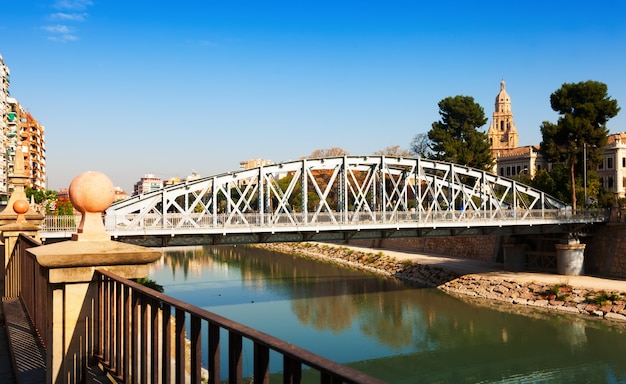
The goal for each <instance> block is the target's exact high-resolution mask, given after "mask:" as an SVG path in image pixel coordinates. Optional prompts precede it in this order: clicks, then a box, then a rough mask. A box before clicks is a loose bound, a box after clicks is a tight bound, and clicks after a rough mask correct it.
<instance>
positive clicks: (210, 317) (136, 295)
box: [96, 270, 382, 384]
mask: <svg viewBox="0 0 626 384" xmlns="http://www.w3.org/2000/svg"><path fill="white" fill-rule="evenodd" d="M96 280H97V281H98V284H99V313H100V318H99V320H98V321H97V324H98V329H97V332H98V336H97V341H98V343H99V345H98V346H97V348H96V351H97V352H96V354H97V357H98V358H99V359H100V360H101V361H102V363H103V365H104V366H105V367H106V368H107V369H108V370H109V371H110V374H112V375H113V376H115V377H117V378H119V379H120V380H122V381H124V382H128V383H148V382H151V383H170V382H176V383H183V382H191V383H200V382H206V383H220V382H222V373H221V372H220V366H221V359H222V356H223V355H222V348H221V347H222V345H223V343H222V340H221V337H220V336H221V333H223V332H226V333H227V340H226V341H227V346H226V348H227V354H226V355H227V360H228V362H227V367H228V368H227V370H228V372H227V376H228V382H229V383H237V384H239V383H242V382H245V380H250V382H254V383H269V378H270V355H272V356H273V357H274V356H276V354H277V355H278V356H279V358H282V376H283V379H282V382H283V383H300V382H302V379H303V375H304V374H305V373H306V376H307V378H308V376H309V374H311V372H313V373H314V374H317V375H318V376H319V379H316V380H315V381H317V382H319V383H372V384H375V383H376V384H377V383H382V381H380V380H378V379H375V378H372V377H370V376H367V375H365V374H364V373H362V372H359V371H356V370H353V369H351V368H349V367H346V366H344V365H341V364H338V363H335V362H333V361H330V360H328V359H326V358H324V357H321V356H318V355H316V354H314V353H311V352H308V351H306V350H303V349H301V348H299V347H297V346H295V345H292V344H289V343H287V342H285V341H282V340H279V339H277V338H275V337H272V336H269V335H267V334H265V333H262V332H260V331H257V330H255V329H252V328H249V327H246V326H244V325H242V324H239V323H236V322H233V321H230V320H228V319H226V318H224V317H221V316H219V315H216V314H214V313H211V312H208V311H206V310H203V309H201V308H198V307H196V306H193V305H190V304H187V303H184V302H182V301H179V300H176V299H174V298H171V297H169V296H166V295H164V294H161V293H159V292H157V291H154V290H152V289H148V288H146V287H144V286H142V285H140V284H138V283H136V282H133V281H130V280H127V279H124V278H121V277H119V276H116V275H114V274H112V273H110V272H107V271H104V270H96ZM246 343H252V351H253V352H252V353H253V369H252V372H251V373H252V375H251V376H252V377H250V378H248V377H244V376H245V373H244V371H243V357H244V345H248V344H246ZM247 354H248V353H247V352H246V353H245V355H247ZM203 363H205V364H206V365H204V366H203ZM306 367H308V368H310V369H306Z"/></svg>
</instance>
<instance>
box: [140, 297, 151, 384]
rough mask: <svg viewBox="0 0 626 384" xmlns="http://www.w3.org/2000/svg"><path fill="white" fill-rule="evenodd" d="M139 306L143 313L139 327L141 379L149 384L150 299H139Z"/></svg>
mask: <svg viewBox="0 0 626 384" xmlns="http://www.w3.org/2000/svg"><path fill="white" fill-rule="evenodd" d="M139 305H140V307H141V308H140V311H141V316H140V317H141V323H140V324H139V327H140V328H141V332H140V333H139V334H140V335H141V343H140V346H141V352H140V353H139V358H140V360H141V377H140V380H141V382H142V383H148V382H149V379H148V368H149V366H150V365H149V364H148V361H149V360H150V356H148V318H149V316H148V311H149V310H150V299H149V298H146V297H145V296H140V297H139Z"/></svg>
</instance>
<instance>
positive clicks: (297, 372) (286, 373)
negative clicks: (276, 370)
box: [283, 355, 302, 384]
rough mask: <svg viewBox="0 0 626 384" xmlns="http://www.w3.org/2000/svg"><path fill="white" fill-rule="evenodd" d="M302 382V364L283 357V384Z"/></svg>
mask: <svg viewBox="0 0 626 384" xmlns="http://www.w3.org/2000/svg"><path fill="white" fill-rule="evenodd" d="M301 381H302V364H300V362H299V361H297V360H295V359H292V358H291V357H289V356H286V355H283V384H296V383H300V382H301Z"/></svg>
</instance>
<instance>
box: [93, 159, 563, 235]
mask: <svg viewBox="0 0 626 384" xmlns="http://www.w3.org/2000/svg"><path fill="white" fill-rule="evenodd" d="M566 212H568V207H567V206H566V204H564V203H563V202H561V201H559V200H557V199H555V198H553V197H551V196H549V195H547V194H545V193H544V192H542V191H540V190H537V189H534V188H531V187H529V186H527V185H524V184H521V183H518V182H516V181H515V180H512V179H507V178H504V177H501V176H498V175H495V174H491V173H488V172H485V171H482V170H478V169H474V168H469V167H465V166H460V165H457V164H451V163H445V162H439V161H432V160H425V159H421V158H402V157H387V156H343V157H330V158H320V159H302V160H297V161H290V162H285V163H279V164H273V165H266V166H260V167H257V168H252V169H245V170H239V171H235V172H228V173H224V174H220V175H216V176H211V177H205V178H200V179H196V180H189V181H186V182H183V183H179V184H174V185H170V186H166V187H164V188H163V189H161V190H159V191H155V192H151V193H147V194H143V195H137V196H133V197H131V198H129V199H126V200H123V201H121V202H118V203H115V204H113V205H112V206H111V207H110V208H109V209H108V210H107V212H106V219H105V223H106V227H107V230H110V231H112V232H124V233H125V234H127V235H132V234H133V233H134V234H136V235H139V234H142V233H143V234H152V235H157V234H171V236H175V235H179V234H184V233H197V234H199V233H203V234H207V235H211V236H213V237H212V239H213V240H212V241H213V242H215V243H219V239H218V238H217V237H215V236H217V235H220V236H226V235H227V234H228V233H229V232H238V233H240V234H241V233H243V232H249V233H258V234H263V233H265V235H262V237H258V236H257V237H255V241H254V242H258V241H274V240H273V239H270V237H271V236H274V235H275V234H276V232H284V233H286V232H291V233H293V232H298V233H319V232H320V231H329V232H332V231H337V230H338V229H341V230H343V231H347V230H354V232H356V231H359V230H361V229H368V228H369V229H373V228H383V229H384V228H395V229H396V230H399V229H400V227H402V228H407V227H410V228H415V227H426V226H428V227H430V228H431V229H435V227H436V226H438V225H439V226H444V227H445V226H459V223H462V226H463V227H465V228H469V227H471V226H472V227H473V226H482V227H484V226H485V225H487V226H489V225H494V224H495V225H497V223H498V222H500V221H501V220H510V219H511V218H513V217H514V218H515V221H516V222H520V221H524V220H527V221H529V222H530V221H531V220H540V221H541V220H543V219H544V218H546V217H547V215H553V216H554V217H556V216H557V215H559V216H561V217H563V216H564V215H565V214H566ZM570 212H571V211H570ZM486 223H487V224H486ZM540 223H541V222H540ZM531 225H532V223H531ZM500 226H501V223H500ZM237 228H238V229H237ZM242 228H243V230H242ZM244 235H245V234H244ZM263 236H264V237H263ZM313 237H314V236H306V235H305V236H304V237H302V236H299V237H297V238H294V241H295V240H306V239H310V238H313ZM279 241H285V240H279ZM242 242H245V240H242Z"/></svg>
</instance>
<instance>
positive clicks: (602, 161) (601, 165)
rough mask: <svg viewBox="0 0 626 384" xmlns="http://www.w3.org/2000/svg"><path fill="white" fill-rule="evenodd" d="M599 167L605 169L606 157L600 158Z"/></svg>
mask: <svg viewBox="0 0 626 384" xmlns="http://www.w3.org/2000/svg"><path fill="white" fill-rule="evenodd" d="M598 169H604V159H600V163H598Z"/></svg>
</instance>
